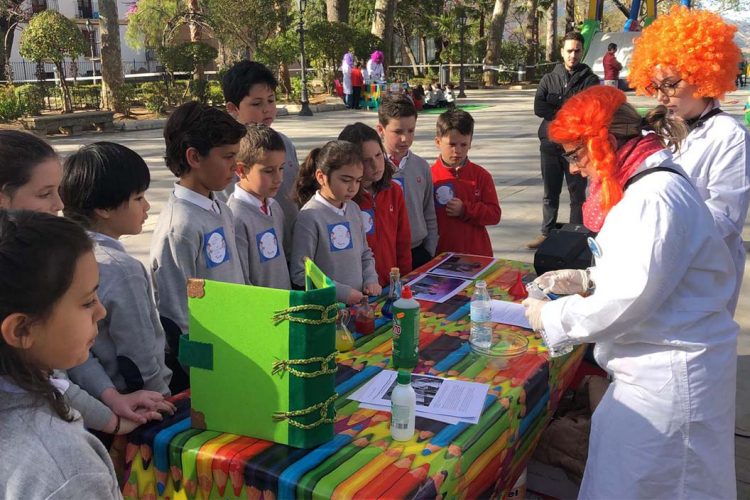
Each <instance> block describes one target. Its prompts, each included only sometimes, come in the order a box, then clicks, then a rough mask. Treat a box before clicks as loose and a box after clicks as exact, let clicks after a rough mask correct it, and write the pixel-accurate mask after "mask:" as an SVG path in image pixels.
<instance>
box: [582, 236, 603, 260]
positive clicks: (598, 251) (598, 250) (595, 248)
mask: <svg viewBox="0 0 750 500" xmlns="http://www.w3.org/2000/svg"><path fill="white" fill-rule="evenodd" d="M586 243H588V245H589V250H591V254H592V255H593V256H594V257H595V258H596V259H601V258H602V247H600V246H599V243H597V242H596V240H595V239H594V238H591V237H588V238H586Z"/></svg>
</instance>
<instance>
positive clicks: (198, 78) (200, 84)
mask: <svg viewBox="0 0 750 500" xmlns="http://www.w3.org/2000/svg"><path fill="white" fill-rule="evenodd" d="M187 7H188V11H189V12H190V13H191V14H195V13H197V12H200V5H199V2H198V0H187ZM189 28H190V41H191V42H200V41H201V38H202V37H203V30H202V29H201V26H200V24H198V23H197V22H195V21H193V20H191V21H190V24H189ZM204 70H205V68H204V67H203V64H198V63H197V62H196V63H194V66H193V85H194V87H193V89H194V92H193V95H194V96H195V97H197V98H198V99H199V100H200V101H201V102H203V101H205V97H206V79H205V75H204Z"/></svg>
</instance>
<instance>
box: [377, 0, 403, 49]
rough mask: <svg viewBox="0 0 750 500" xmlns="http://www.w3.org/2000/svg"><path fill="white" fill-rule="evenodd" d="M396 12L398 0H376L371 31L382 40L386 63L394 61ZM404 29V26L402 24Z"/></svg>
mask: <svg viewBox="0 0 750 500" xmlns="http://www.w3.org/2000/svg"><path fill="white" fill-rule="evenodd" d="M395 12H396V0H375V15H374V16H373V18H372V29H371V30H370V33H372V34H373V35H375V36H376V37H378V38H379V39H380V40H382V43H383V55H384V56H385V62H386V64H391V63H392V62H393V54H391V52H392V51H393V50H392V47H393V17H394V14H395ZM401 28H402V29H403V28H404V26H403V25H402V26H401ZM402 32H403V31H402Z"/></svg>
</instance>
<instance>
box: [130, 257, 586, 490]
mask: <svg viewBox="0 0 750 500" xmlns="http://www.w3.org/2000/svg"><path fill="white" fill-rule="evenodd" d="M436 259H437V258H436ZM435 262H437V260H436V261H434V262H433V264H432V265H434V263H435ZM429 267H430V264H428V265H427V266H425V268H429ZM531 272H532V269H531V266H530V265H528V264H523V263H520V262H515V261H508V260H498V261H497V262H496V263H495V264H493V265H492V267H490V268H489V269H487V271H485V272H484V273H483V275H482V276H481V277H482V278H483V279H485V280H486V281H487V283H488V288H489V290H490V294H491V295H492V297H493V298H496V299H503V300H513V299H512V298H511V297H509V295H508V290H509V289H510V287H511V286H512V285H513V284H514V283H515V282H516V280H517V279H518V274H519V273H521V275H523V276H525V275H526V274H529V273H531ZM472 291H473V286H469V287H468V288H466V289H465V290H464V291H462V292H461V293H459V294H458V295H456V296H454V297H452V298H451V299H449V300H448V301H446V302H445V303H442V304H437V303H430V302H423V303H422V320H421V332H420V349H419V354H420V363H419V365H418V366H417V368H416V369H415V373H429V374H434V375H439V376H444V377H454V378H458V379H464V380H472V381H478V382H483V383H487V384H489V385H490V391H489V393H488V395H487V397H486V400H485V405H484V410H483V413H482V416H481V418H480V421H479V423H478V424H475V425H470V424H466V423H458V424H453V425H451V424H446V423H440V422H436V421H434V420H427V419H422V418H417V422H416V428H417V432H416V433H415V435H414V437H413V438H412V440H411V441H407V442H396V441H392V440H391V437H390V430H389V420H390V414H389V413H387V412H380V411H374V410H366V409H359V408H358V405H359V403H357V402H355V401H351V400H349V399H347V396H348V395H349V394H351V393H352V392H353V391H354V390H355V389H357V388H358V387H360V386H361V385H362V384H363V383H365V382H366V381H367V380H369V379H370V378H371V377H373V376H374V375H375V374H376V373H378V372H380V371H381V370H383V369H384V368H390V356H391V339H390V333H391V332H390V327H389V325H388V324H386V322H384V321H383V320H378V322H377V323H376V324H377V328H376V331H375V333H374V334H371V335H369V336H366V337H360V338H358V339H357V340H356V343H355V348H354V350H352V351H350V352H347V353H343V354H341V355H340V356H339V358H338V364H339V370H338V373H337V375H336V391H337V392H338V394H339V398H338V401H337V403H336V409H337V417H336V423H335V432H336V435H335V437H334V439H333V440H332V441H330V442H328V443H326V444H323V445H321V446H318V447H317V448H312V449H306V450H303V449H295V448H291V447H288V446H284V445H279V444H274V443H270V442H267V441H263V440H258V439H254V438H250V437H242V436H236V435H233V434H223V433H219V432H212V431H201V430H198V429H192V428H191V427H190V408H189V407H190V404H189V396H188V394H186V393H183V394H180V395H178V396H177V397H176V404H177V407H178V411H177V413H175V415H173V416H171V417H168V418H165V419H164V421H162V422H158V423H152V424H148V425H145V426H143V427H142V428H140V429H138V430H136V431H135V432H133V433H132V434H130V435H129V436H128V439H127V445H126V448H125V450H124V459H125V464H126V469H125V473H124V477H123V482H124V486H123V494H124V496H125V498H141V499H153V498H176V499H182V498H201V499H202V498H233V497H241V498H250V499H254V498H258V499H260V498H265V499H276V498H283V499H293V498H300V499H324V498H342V499H343V498H361V499H369V498H417V499H426V498H435V497H438V496H440V497H442V498H489V497H500V496H502V495H503V492H505V491H507V490H509V489H510V488H511V487H512V486H513V484H514V482H515V480H516V479H517V477H518V475H519V474H520V473H521V471H522V470H523V468H524V467H525V466H526V462H527V461H528V458H529V456H530V455H531V453H532V452H533V450H534V448H535V446H536V443H537V441H538V439H539V437H540V435H541V431H542V429H544V427H545V426H546V424H547V423H548V421H549V419H550V417H551V415H552V414H553V413H554V410H555V408H556V407H557V403H558V401H559V398H560V395H561V394H562V392H563V391H564V390H565V388H566V387H567V386H568V385H569V383H570V381H571V379H572V377H573V376H574V374H575V372H576V370H577V367H578V365H579V363H580V361H581V359H582V357H583V352H584V349H583V348H582V347H579V348H578V349H576V350H574V351H573V352H572V353H571V354H569V355H567V356H564V357H561V358H554V359H552V360H550V358H549V356H548V354H547V350H546V348H545V347H544V346H543V345H542V342H541V340H540V339H539V338H538V337H537V336H536V335H534V334H533V333H532V332H529V331H527V330H522V329H520V328H517V327H513V326H507V325H501V324H497V325H496V326H495V332H501V331H514V332H520V333H523V334H525V335H526V336H527V338H528V339H529V349H528V351H527V352H526V353H525V354H523V355H520V356H518V357H516V358H512V359H510V360H509V361H503V360H499V359H496V358H488V357H485V356H480V355H477V354H475V353H473V352H471V350H470V349H469V344H468V335H469V319H468V313H469V301H470V297H471V293H472ZM248 388H249V389H252V381H250V380H249V381H248ZM237 411H249V412H250V411H253V410H252V408H246V409H241V408H238V409H237Z"/></svg>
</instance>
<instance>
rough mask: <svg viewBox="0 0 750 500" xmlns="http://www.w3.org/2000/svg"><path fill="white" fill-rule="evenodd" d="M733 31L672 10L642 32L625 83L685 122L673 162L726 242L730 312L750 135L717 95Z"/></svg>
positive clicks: (726, 78) (730, 73)
mask: <svg viewBox="0 0 750 500" xmlns="http://www.w3.org/2000/svg"><path fill="white" fill-rule="evenodd" d="M689 26H700V29H686V27H689ZM735 31H736V28H735V27H734V26H731V25H728V24H727V23H725V22H724V21H723V20H722V19H721V17H720V16H719V15H717V14H714V13H712V12H707V11H701V10H688V9H686V8H676V9H674V10H673V11H672V12H670V14H669V15H667V16H661V17H659V18H658V19H657V20H656V21H655V22H654V23H653V24H651V25H650V26H649V27H648V28H646V29H644V30H643V33H642V34H641V36H640V39H639V41H638V43H637V44H636V48H635V50H634V52H633V58H632V61H631V66H630V83H631V85H632V86H634V87H635V88H636V89H637V90H638V91H639V92H640V93H645V94H649V95H652V96H654V97H655V98H656V100H657V101H658V102H659V104H662V105H664V106H667V107H668V108H669V109H670V110H671V111H672V112H673V113H674V114H675V115H677V116H679V117H680V118H682V119H684V120H685V121H686V122H687V123H688V125H689V126H690V128H691V131H690V134H689V135H688V137H687V140H686V141H685V142H684V143H683V145H682V148H681V150H680V153H679V154H678V155H676V156H675V162H677V163H678V164H679V165H680V166H681V167H682V168H683V169H684V170H685V172H687V174H688V176H689V177H690V178H691V179H692V181H693V183H694V184H695V185H696V187H697V188H698V192H699V193H700V195H701V197H702V198H703V200H704V201H705V202H706V204H707V205H708V209H709V210H710V211H711V215H712V216H713V218H714V222H715V223H716V226H717V228H718V229H719V234H720V235H721V236H722V238H724V241H725V242H726V244H727V246H728V247H729V251H730V253H731V255H732V260H733V262H734V266H735V272H736V275H737V285H736V288H735V292H734V296H733V299H732V301H731V302H730V305H729V307H730V311H731V312H732V313H734V311H735V309H736V307H737V298H738V295H739V292H740V285H741V284H742V277H743V275H744V269H745V248H744V245H743V242H742V227H743V225H744V224H745V217H746V216H747V209H748V204H749V203H750V136H749V135H748V133H747V130H746V129H745V127H743V126H742V125H740V123H738V122H737V120H735V119H734V118H733V117H731V116H730V115H728V114H727V113H724V112H722V111H721V109H720V107H719V101H718V99H721V98H722V97H723V96H724V94H725V93H726V92H728V91H730V90H734V89H735V76H736V75H735V73H736V68H737V64H738V62H739V61H740V59H741V55H740V50H739V48H738V47H737V45H736V44H735V43H734V39H733V37H734V33H735ZM694 47H701V48H700V50H694Z"/></svg>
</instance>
